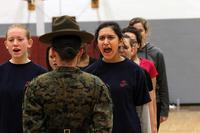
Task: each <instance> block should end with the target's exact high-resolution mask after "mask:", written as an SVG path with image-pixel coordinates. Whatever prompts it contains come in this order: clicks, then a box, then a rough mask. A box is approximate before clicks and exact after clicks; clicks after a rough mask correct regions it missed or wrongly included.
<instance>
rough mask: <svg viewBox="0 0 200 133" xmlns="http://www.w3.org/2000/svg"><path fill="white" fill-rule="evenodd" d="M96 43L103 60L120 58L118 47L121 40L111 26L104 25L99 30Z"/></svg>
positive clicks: (113, 60)
mask: <svg viewBox="0 0 200 133" xmlns="http://www.w3.org/2000/svg"><path fill="white" fill-rule="evenodd" d="M97 43H98V48H99V50H100V52H101V54H102V55H103V59H104V60H105V61H107V62H116V61H118V60H119V59H120V58H121V57H120V54H119V52H118V47H119V44H120V43H122V40H121V39H119V37H118V36H117V34H116V33H115V32H114V30H113V29H112V28H111V27H104V28H102V29H101V30H99V33H98V38H97Z"/></svg>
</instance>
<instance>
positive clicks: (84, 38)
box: [39, 29, 94, 44]
mask: <svg viewBox="0 0 200 133" xmlns="http://www.w3.org/2000/svg"><path fill="white" fill-rule="evenodd" d="M65 35H75V36H78V37H80V38H81V42H82V43H87V42H90V41H92V40H93V38H94V36H93V35H92V34H91V33H89V32H85V31H78V30H74V29H69V30H66V29H65V30H59V31H54V32H50V33H46V34H44V35H42V36H40V37H39V40H40V41H41V42H43V43H45V44H51V43H52V40H53V39H54V38H56V37H59V36H65Z"/></svg>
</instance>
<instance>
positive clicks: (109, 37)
mask: <svg viewBox="0 0 200 133" xmlns="http://www.w3.org/2000/svg"><path fill="white" fill-rule="evenodd" d="M107 38H108V40H113V39H114V38H115V36H112V35H109V36H107Z"/></svg>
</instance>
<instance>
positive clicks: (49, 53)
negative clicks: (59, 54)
mask: <svg viewBox="0 0 200 133" xmlns="http://www.w3.org/2000/svg"><path fill="white" fill-rule="evenodd" d="M46 65H47V69H48V70H49V71H52V70H54V69H56V67H57V63H56V62H55V58H53V56H52V49H51V47H47V49H46Z"/></svg>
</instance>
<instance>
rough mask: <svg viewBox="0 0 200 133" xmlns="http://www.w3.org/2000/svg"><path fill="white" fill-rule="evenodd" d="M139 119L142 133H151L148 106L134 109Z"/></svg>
mask: <svg viewBox="0 0 200 133" xmlns="http://www.w3.org/2000/svg"><path fill="white" fill-rule="evenodd" d="M136 111H137V114H138V116H139V119H140V124H141V130H142V133H151V123H150V114H149V107H148V104H144V105H141V106H137V107H136Z"/></svg>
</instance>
